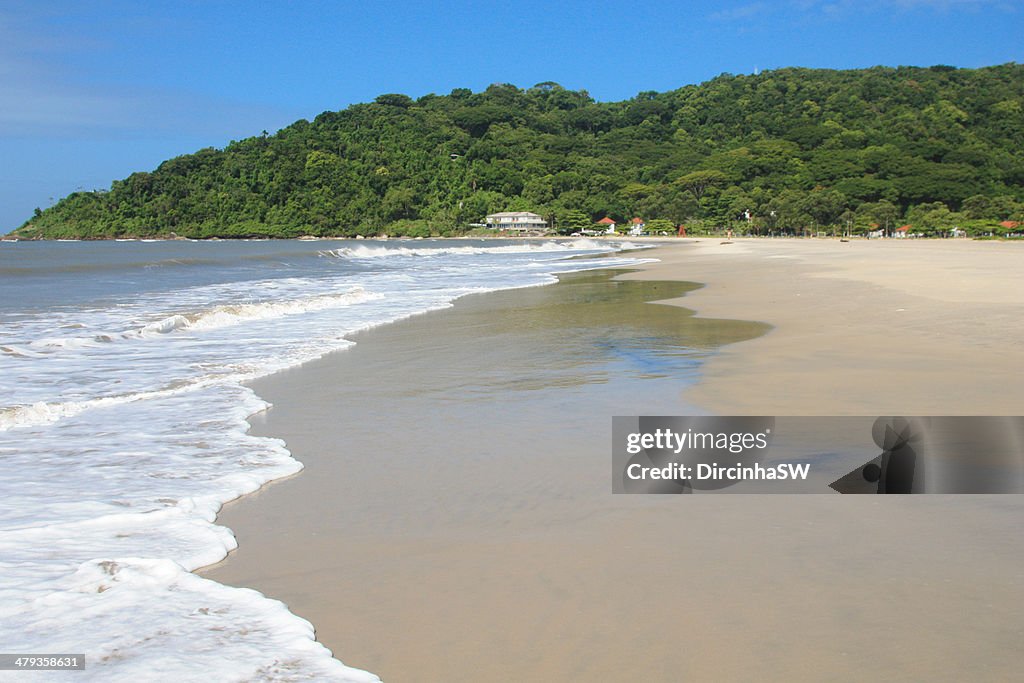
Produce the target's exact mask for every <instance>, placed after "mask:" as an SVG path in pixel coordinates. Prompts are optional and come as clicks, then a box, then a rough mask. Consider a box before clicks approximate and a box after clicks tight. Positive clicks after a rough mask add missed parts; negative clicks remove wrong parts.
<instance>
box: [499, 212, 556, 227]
mask: <svg viewBox="0 0 1024 683" xmlns="http://www.w3.org/2000/svg"><path fill="white" fill-rule="evenodd" d="M487 227H488V228H490V229H491V230H501V231H505V232H544V231H545V230H547V227H548V225H547V222H546V221H545V220H544V219H543V218H541V217H540V216H538V215H537V214H535V213H530V212H529V211H503V212H501V213H492V214H489V215H488V216H487Z"/></svg>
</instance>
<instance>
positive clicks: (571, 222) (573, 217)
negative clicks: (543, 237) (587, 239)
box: [558, 211, 593, 235]
mask: <svg viewBox="0 0 1024 683" xmlns="http://www.w3.org/2000/svg"><path fill="white" fill-rule="evenodd" d="M592 225H593V221H592V220H591V219H590V217H589V216H588V215H587V214H585V213H583V212H582V211H566V212H564V213H562V215H561V216H559V218H558V232H560V233H562V234H563V235H570V234H572V233H575V232H581V231H583V230H589V229H590V227H591V226H592Z"/></svg>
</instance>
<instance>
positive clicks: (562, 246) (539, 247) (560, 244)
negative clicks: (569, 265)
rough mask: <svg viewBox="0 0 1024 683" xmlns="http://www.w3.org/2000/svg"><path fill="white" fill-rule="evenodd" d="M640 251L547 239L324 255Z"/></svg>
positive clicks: (611, 244) (375, 248) (355, 248)
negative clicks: (489, 244)
mask: <svg viewBox="0 0 1024 683" xmlns="http://www.w3.org/2000/svg"><path fill="white" fill-rule="evenodd" d="M636 248H640V247H637V246H636V245H632V244H630V245H628V246H624V245H623V243H620V242H601V241H598V240H586V239H584V240H571V241H555V240H546V241H543V242H522V243H518V242H517V243H514V244H504V245H501V246H461V247H448V246H444V247H436V246H432V247H422V248H421V247H392V246H383V245H374V246H370V245H357V246H352V247H342V248H340V249H331V250H325V251H321V252H320V255H321V256H335V257H339V258H385V257H395V256H429V257H438V256H452V255H463V256H466V255H468V256H474V255H479V254H544V253H551V254H562V255H565V254H567V253H570V252H571V253H572V254H573V255H575V254H577V253H579V252H593V253H609V252H615V251H621V250H622V249H636Z"/></svg>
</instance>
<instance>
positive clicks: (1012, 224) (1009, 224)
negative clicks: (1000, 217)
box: [999, 221, 1020, 230]
mask: <svg viewBox="0 0 1024 683" xmlns="http://www.w3.org/2000/svg"><path fill="white" fill-rule="evenodd" d="M999 225H1001V226H1003V227H1004V228H1006V229H1007V230H1013V229H1014V228H1019V227H1020V221H1003V222H1002V223H1000V224H999Z"/></svg>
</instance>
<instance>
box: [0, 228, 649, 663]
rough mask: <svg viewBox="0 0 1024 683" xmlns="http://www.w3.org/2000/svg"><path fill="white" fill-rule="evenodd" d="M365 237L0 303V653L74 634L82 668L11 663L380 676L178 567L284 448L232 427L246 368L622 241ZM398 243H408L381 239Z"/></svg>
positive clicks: (50, 646) (569, 265) (319, 350)
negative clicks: (258, 261)
mask: <svg viewBox="0 0 1024 683" xmlns="http://www.w3.org/2000/svg"><path fill="white" fill-rule="evenodd" d="M211 246H212V245H193V247H192V248H193V249H196V248H207V249H208V248H211ZM116 247H124V248H130V247H127V245H116V246H115V245H111V248H116ZM363 247H364V245H362V244H360V245H356V246H355V247H345V248H343V249H348V250H349V251H348V252H347V253H345V254H342V256H344V258H339V259H327V260H325V259H319V258H315V255H316V254H317V251H316V249H315V245H310V251H309V252H308V253H307V259H306V261H304V262H302V264H301V265H299V266H289V270H287V272H286V273H285V275H284V276H278V277H265V276H264V277H261V275H260V274H261V273H262V272H263V271H262V270H258V271H248V270H247V271H245V277H240V276H239V275H238V274H237V271H235V270H231V269H230V268H229V267H228V266H223V265H212V264H211V265H201V266H198V267H201V268H209V269H216V268H225V270H224V271H223V277H220V275H219V273H220V272H221V271H204V272H207V274H209V272H213V274H214V275H215V276H216V277H213V278H212V279H213V280H215V281H214V282H213V283H212V284H204V285H198V286H184V287H183V286H181V285H180V284H177V281H174V280H171V279H166V280H160V279H159V278H172V277H174V276H173V273H172V274H165V271H164V270H151V271H149V274H148V275H147V281H146V282H147V284H148V285H150V288H149V289H146V290H144V291H141V292H139V291H136V288H137V287H138V286H139V285H138V284H137V281H136V280H133V279H132V277H130V276H128V275H125V276H124V277H123V282H119V283H117V286H118V288H119V291H120V292H121V295H118V296H114V295H110V296H107V295H104V294H102V292H101V293H100V294H96V295H90V296H84V295H83V296H81V297H79V298H77V299H75V298H74V296H71V295H69V296H68V297H65V298H62V299H61V301H60V304H59V305H50V306H45V307H41V306H33V305H32V302H26V305H25V306H24V307H23V308H20V309H16V310H13V311H7V312H5V314H4V315H5V323H4V325H3V326H2V327H0V352H2V353H0V397H2V398H0V462H2V463H3V466H4V474H5V476H4V478H3V480H2V481H0V495H2V496H3V499H4V501H5V505H4V506H2V507H0V638H2V640H3V643H4V649H5V651H7V652H19V651H20V652H84V653H86V655H87V669H86V671H84V672H73V673H71V672H69V673H67V674H54V673H52V672H47V673H46V674H45V675H44V674H40V675H38V676H36V675H33V674H27V675H26V674H23V673H18V674H17V680H19V681H21V680H47V681H49V680H65V679H66V680H74V681H83V680H104V681H108V680H114V681H122V680H123V681H135V680H168V681H190V680H196V681H199V680H202V681H207V680H217V681H219V680H281V681H291V680H296V681H297V680H317V681H320V680H323V681H327V680H331V681H372V680H377V679H376V677H374V676H373V675H372V674H367V673H366V672H361V671H358V670H355V669H351V668H349V667H346V666H345V665H343V664H341V663H340V662H339V661H338V660H337V659H334V658H333V657H332V656H331V653H330V652H328V651H327V650H326V649H325V648H323V647H322V646H321V645H319V644H318V643H316V642H315V640H314V639H313V630H312V627H311V626H310V625H309V624H308V623H307V622H305V621H303V620H302V619H299V618H298V617H296V616H294V615H292V614H291V613H289V612H288V610H287V609H286V607H285V606H284V605H282V604H281V603H279V602H276V601H274V600H270V599H268V598H266V597H264V596H262V595H260V594H259V593H257V592H255V591H251V590H245V589H237V588H229V587H227V586H222V585H219V584H217V583H214V582H212V581H209V580H206V579H203V578H200V577H198V576H196V575H194V574H191V573H190V572H191V570H193V569H196V568H197V567H200V566H203V565H206V564H210V563H213V562H217V561H219V560H220V559H222V558H223V557H224V556H225V555H226V553H228V552H229V551H230V550H232V549H233V548H234V547H235V540H234V537H233V536H232V534H231V532H230V531H229V530H227V529H225V528H223V527H220V526H217V525H216V524H215V523H214V521H215V516H216V514H217V511H218V510H219V508H220V506H221V505H222V504H223V503H224V502H226V501H228V500H231V499H233V498H236V497H238V496H240V495H244V494H245V493H249V492H252V491H254V490H256V489H257V488H259V487H260V486H262V485H263V484H265V483H266V482H268V481H271V480H273V479H277V478H280V477H283V476H287V475H289V474H292V473H295V472H297V471H298V470H299V469H301V465H300V464H299V463H298V462H296V461H295V460H294V459H293V458H292V457H291V455H290V454H289V453H288V451H287V449H286V448H285V444H283V443H282V442H281V441H279V440H275V439H267V438H257V437H254V436H251V435H250V434H248V433H247V429H248V423H247V422H246V418H247V417H248V416H250V415H251V414H253V413H255V412H258V411H260V410H264V409H265V408H266V407H267V405H266V403H265V402H263V401H262V400H260V399H259V398H258V397H256V396H255V395H254V394H253V392H252V391H251V390H250V389H248V388H246V387H245V386H243V384H242V382H244V381H246V380H250V379H253V378H255V377H259V376H262V375H266V374H268V373H272V372H276V371H278V370H281V369H283V368H287V367H290V366H293V365H296V364H299V363H303V362H306V361H308V360H311V359H313V358H317V357H319V356H321V355H323V354H325V353H327V352H329V351H333V350H337V349H342V348H345V347H346V346H348V345H351V343H352V342H351V341H349V340H347V339H346V335H348V334H350V333H352V332H354V331H356V330H360V329H366V328H368V327H372V326H375V325H381V324H385V323H388V322H393V321H395V320H400V319H402V318H405V317H408V316H411V315H416V314H419V313H422V312H424V311H428V310H433V309H437V308H443V307H446V306H450V305H451V303H452V301H454V300H455V299H456V298H457V297H459V296H462V295H465V294H468V293H471V292H482V291H489V290H494V289H503V288H514V287H527V286H535V285H539V284H544V283H547V282H551V281H553V280H554V279H555V278H554V275H553V273H555V272H566V271H572V270H585V269H590V268H596V267H615V266H623V265H629V264H631V263H635V262H636V259H627V258H621V257H617V256H610V257H605V258H602V259H597V260H562V259H563V257H565V256H575V255H579V254H598V253H602V252H606V251H608V250H609V245H608V243H605V242H601V243H594V244H589V243H585V242H580V241H576V242H564V243H563V242H554V241H547V242H543V243H539V244H536V243H524V244H512V245H502V246H500V247H492V246H489V245H487V244H479V245H477V244H469V245H464V246H459V247H451V246H450V243H444V244H441V245H436V244H431V243H428V242H424V243H422V244H420V243H417V247H416V248H413V249H409V248H406V247H399V248H390V246H388V247H385V246H382V245H374V244H366V245H365V251H353V250H358V249H361V248H363ZM75 248H77V247H75ZM90 248H96V247H95V246H91V247H90ZM145 248H147V249H153V250H156V249H160V250H167V252H168V253H171V252H173V250H176V249H181V248H182V247H181V245H176V244H174V243H170V242H169V243H164V244H156V245H153V244H150V245H146V246H145ZM267 248H268V249H269V248H271V247H270V246H269V245H268V247H267ZM221 249H222V251H219V252H218V254H219V256H218V258H219V259H220V261H218V263H223V262H224V261H225V256H224V251H223V250H224V249H226V247H224V246H223V245H222V246H221ZM384 252H387V253H384ZM394 252H400V253H399V254H397V255H399V256H413V257H416V258H410V259H406V260H402V259H398V260H395V259H380V258H379V256H382V255H383V256H394V255H396V254H395V253H394ZM160 254H161V255H162V254H163V252H160ZM424 257H426V258H424ZM227 260H228V261H230V259H227ZM360 261H365V263H360ZM52 266H53V264H49V263H48V264H47V267H48V268H52ZM261 268H262V267H261ZM115 272H116V271H115ZM82 277H85V276H82ZM105 277H108V276H105ZM218 278H220V279H219V281H218ZM207 279H208V280H209V279H211V278H207ZM72 293H73V292H72ZM338 654H339V655H340V656H341V657H344V654H345V653H344V652H341V653H338Z"/></svg>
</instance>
